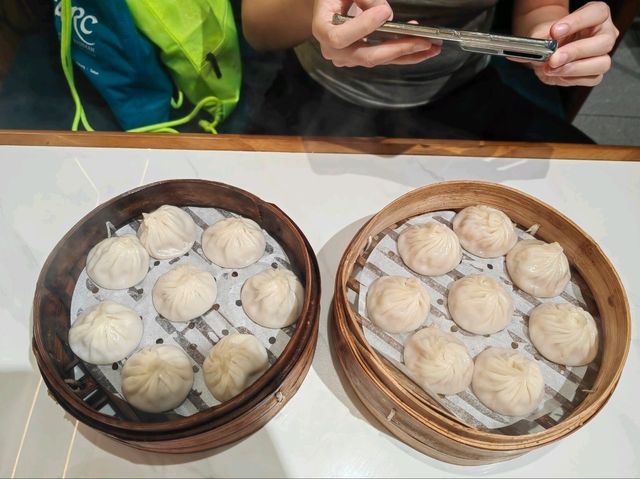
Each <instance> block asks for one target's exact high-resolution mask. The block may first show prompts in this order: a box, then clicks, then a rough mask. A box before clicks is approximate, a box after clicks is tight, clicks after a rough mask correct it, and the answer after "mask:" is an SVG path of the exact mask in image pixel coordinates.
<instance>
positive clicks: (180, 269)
mask: <svg viewBox="0 0 640 479" xmlns="http://www.w3.org/2000/svg"><path fill="white" fill-rule="evenodd" d="M217 294H218V287H217V286H216V281H215V279H214V278H213V275H212V274H211V273H209V272H207V271H203V270H201V269H200V268H197V267H195V266H193V265H190V264H185V265H182V266H177V267H176V268H174V269H172V270H171V271H168V272H166V273H164V274H163V275H162V276H160V277H159V278H158V281H156V284H155V285H154V286H153V292H152V294H151V295H152V299H153V306H154V307H155V308H156V310H157V311H158V313H160V314H161V315H162V316H163V317H165V318H167V319H168V320H170V321H190V320H192V319H194V318H197V317H198V316H202V315H203V314H204V313H206V312H207V311H209V309H210V308H211V306H213V303H214V302H215V300H216V295H217Z"/></svg>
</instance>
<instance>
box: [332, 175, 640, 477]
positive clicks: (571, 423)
mask: <svg viewBox="0 0 640 479" xmlns="http://www.w3.org/2000/svg"><path fill="white" fill-rule="evenodd" d="M476 204H486V205H489V206H493V207H495V208H498V209H500V210H502V211H504V212H505V213H506V214H507V215H508V216H509V217H510V218H511V220H512V221H514V222H516V223H518V224H519V225H520V226H522V227H524V228H525V229H526V228H529V227H531V226H533V225H534V224H538V225H540V228H539V231H538V233H537V234H536V237H537V238H540V239H542V240H545V241H548V242H552V241H557V242H559V243H560V244H561V245H562V247H563V248H564V251H565V254H566V255H567V258H568V259H569V262H570V263H571V266H572V267H573V268H575V270H577V271H578V273H579V274H580V275H581V276H582V277H583V279H584V280H585V282H586V285H587V287H588V288H589V289H590V290H591V293H592V295H593V298H594V300H595V303H596V306H597V308H598V311H599V314H600V317H601V335H602V339H601V346H602V362H601V365H600V369H599V371H598V375H597V377H596V379H595V382H594V385H593V387H592V389H591V392H589V393H588V394H587V396H586V397H585V398H584V400H583V401H582V402H581V403H580V404H579V405H578V406H577V407H576V408H575V410H574V411H573V412H572V413H571V414H570V416H569V417H567V418H565V419H564V420H563V421H561V422H560V423H558V424H557V425H555V426H552V427H550V428H548V429H546V430H544V431H542V432H536V433H530V434H525V435H519V436H509V435H503V434H498V433H492V432H487V431H483V430H479V429H476V428H473V427H471V426H469V425H466V424H464V423H462V422H461V421H459V420H458V419H457V418H455V417H454V416H453V415H451V414H450V413H448V412H447V411H446V410H444V409H443V408H442V407H441V406H440V405H439V404H438V403H437V402H435V401H434V400H433V399H432V398H430V397H429V396H428V395H427V394H426V393H425V392H424V391H422V389H420V388H419V387H418V386H417V385H415V384H414V383H413V382H412V381H411V380H410V379H409V378H408V377H406V376H405V375H404V374H403V373H402V372H401V371H400V370H398V369H397V368H396V367H395V366H393V365H392V364H391V363H389V362H388V361H386V360H385V359H384V358H382V357H381V356H380V355H379V354H378V353H377V352H376V351H375V350H374V349H373V347H372V346H371V345H370V344H369V343H368V341H367V340H366V339H365V337H364V333H363V329H362V324H361V320H360V318H359V315H358V314H357V312H355V311H354V310H353V308H352V307H351V306H350V304H349V302H348V299H347V285H348V282H349V280H350V278H351V276H352V273H353V268H354V265H355V264H356V261H357V260H358V258H359V257H360V255H361V254H362V252H363V251H364V250H365V248H366V247H367V245H368V242H369V241H370V238H371V237H373V236H375V235H377V234H379V233H381V232H382V231H383V230H385V229H386V228H389V227H392V226H393V225H395V224H396V223H398V222H400V221H403V220H405V219H408V218H411V217H414V216H417V215H421V214H425V213H429V212H434V211H441V210H460V209H462V208H465V207H467V206H471V205H476ZM333 310H334V311H333V320H334V322H333V325H332V328H331V331H332V339H333V344H334V347H335V348H336V353H337V356H338V358H339V361H340V364H341V366H342V368H343V369H344V371H345V373H346V377H347V379H348V380H349V382H350V383H351V385H352V386H353V388H354V390H355V392H356V394H357V395H358V397H359V398H360V400H361V401H362V402H363V404H364V405H365V406H366V407H367V409H368V410H369V411H370V412H371V413H372V414H373V415H374V416H375V417H376V419H378V420H379V421H380V423H381V424H382V425H384V426H385V427H386V428H387V429H388V430H389V431H390V432H391V433H392V434H393V435H395V436H396V437H397V438H398V439H400V440H402V441H403V442H405V443H407V444H408V445H410V446H412V447H413V448H415V449H417V450H419V451H421V452H423V453H425V454H427V455H430V456H432V457H435V458H437V459H440V460H443V461H447V462H450V463H454V464H463V465H472V464H489V463H493V462H499V461H504V460H507V459H510V458H513V457H516V456H519V455H521V454H524V453H526V452H528V451H531V450H532V449H535V448H538V447H541V446H543V445H546V444H549V443H551V442H554V441H557V440H559V439H561V438H563V437H565V436H567V435H568V434H570V433H572V432H574V431H576V430H577V429H578V428H580V427H581V426H582V425H583V424H585V423H586V422H587V421H589V420H590V419H591V418H593V417H594V416H595V415H596V414H597V413H598V412H599V411H600V410H601V409H602V407H603V406H604V404H605V403H606V402H607V400H608V399H609V397H610V396H611V394H612V393H613V390H614V389H615V387H616V385H617V383H618V380H619V379H620V374H621V372H622V368H623V366H624V363H625V360H626V357H627V354H628V351H629V345H630V335H631V318H630V311H629V305H628V301H627V297H626V294H625V291H624V287H623V286H622V283H621V281H620V278H619V277H618V274H617V273H616V271H615V269H614V268H613V266H612V265H611V263H610V262H609V260H608V259H607V257H606V256H605V255H604V253H603V252H602V250H601V249H600V247H599V246H598V244H597V243H596V242H595V241H594V240H593V239H592V238H591V237H589V236H588V235H587V234H586V233H585V232H584V231H583V230H582V229H581V228H579V227H578V226H577V225H576V224H575V223H573V222H572V221H571V220H570V219H569V218H567V217H566V216H564V215H563V214H561V213H560V212H558V211H557V210H555V209H554V208H552V207H550V206H549V205H547V204H545V203H543V202H542V201H540V200H538V199H536V198H534V197H532V196H530V195H527V194H525V193H522V192H520V191H518V190H515V189H513V188H509V187H506V186H502V185H498V184H494V183H487V182H480V181H450V182H443V183H436V184H433V185H429V186H425V187H422V188H419V189H416V190H414V191H412V192H410V193H407V194H406V195H404V196H402V197H400V198H398V199H397V200H395V201H393V202H392V203H391V204H389V205H388V206H386V207H385V208H383V209H382V210H381V211H380V212H379V213H378V214H376V215H375V216H374V217H372V218H371V219H370V220H369V221H368V222H367V223H366V224H365V225H364V226H363V227H362V228H361V229H360V231H359V232H358V233H357V234H356V236H355V237H354V238H353V240H352V241H351V243H350V244H349V246H348V247H347V249H346V251H345V253H344V255H343V257H342V260H341V261H340V265H339V268H338V272H337V275H336V284H335V296H334V308H333Z"/></svg>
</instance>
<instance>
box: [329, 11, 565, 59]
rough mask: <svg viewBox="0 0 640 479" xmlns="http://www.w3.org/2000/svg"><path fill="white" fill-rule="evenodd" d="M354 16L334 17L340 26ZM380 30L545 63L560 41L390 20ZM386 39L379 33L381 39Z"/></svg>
mask: <svg viewBox="0 0 640 479" xmlns="http://www.w3.org/2000/svg"><path fill="white" fill-rule="evenodd" d="M352 18H353V17H351V16H348V15H340V14H338V13H336V14H335V15H334V16H333V24H334V25H340V24H343V23H345V22H347V21H349V20H351V19H352ZM376 32H382V33H385V34H391V37H389V36H387V38H397V36H398V35H412V36H416V37H426V38H431V39H435V40H444V41H449V42H455V43H457V44H458V46H459V47H460V48H461V49H462V50H465V51H468V52H474V53H483V54H485V55H498V56H502V57H511V58H520V59H523V60H528V61H534V62H544V61H545V60H547V59H548V58H549V57H550V56H551V55H552V54H553V52H555V51H556V48H557V47H558V43H557V42H556V41H555V40H544V39H540V38H526V37H514V36H509V35H494V34H493V33H481V32H469V31H464V30H454V29H452V28H441V27H427V26H423V25H414V24H412V23H397V22H386V23H384V24H383V25H382V26H381V27H379V28H378V29H377V30H376ZM382 39H383V38H382V37H380V36H378V37H377V40H382Z"/></svg>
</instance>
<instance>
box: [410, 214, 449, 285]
mask: <svg viewBox="0 0 640 479" xmlns="http://www.w3.org/2000/svg"><path fill="white" fill-rule="evenodd" d="M398 253H399V254H400V257H401V258H402V261H404V263H405V264H406V265H407V266H408V267H409V268H411V269H412V270H413V271H415V272H416V273H419V274H423V275H426V276H440V275H443V274H446V273H448V272H449V271H451V270H452V269H454V268H455V267H456V266H458V264H459V263H460V260H461V259H462V249H461V248H460V241H459V240H458V237H457V236H456V234H455V233H454V232H453V231H452V230H451V229H449V228H447V227H446V226H445V225H443V224H440V223H426V224H420V225H412V226H409V227H408V228H407V229H405V230H404V231H403V232H402V233H400V236H399V237H398Z"/></svg>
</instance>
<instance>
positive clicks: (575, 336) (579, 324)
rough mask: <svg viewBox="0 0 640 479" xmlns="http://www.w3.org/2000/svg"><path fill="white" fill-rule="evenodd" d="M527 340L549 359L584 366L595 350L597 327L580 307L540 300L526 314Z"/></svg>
mask: <svg viewBox="0 0 640 479" xmlns="http://www.w3.org/2000/svg"><path fill="white" fill-rule="evenodd" d="M529 336H531V342H532V343H533V345H534V346H535V347H536V349H537V350H538V351H540V354H542V355H543V356H544V357H545V358H547V359H548V360H549V361H553V362H554V363H558V364H564V365H565V366H584V365H585V364H589V363H590V362H591V361H593V360H594V358H595V357H596V354H597V353H598V328H597V327H596V322H595V321H594V320H593V316H591V315H590V314H589V313H588V312H587V311H585V310H584V309H582V308H580V307H578V306H574V305H572V304H569V303H563V304H554V303H543V304H541V305H539V306H537V307H536V308H534V310H533V311H532V312H531V314H530V315H529Z"/></svg>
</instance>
